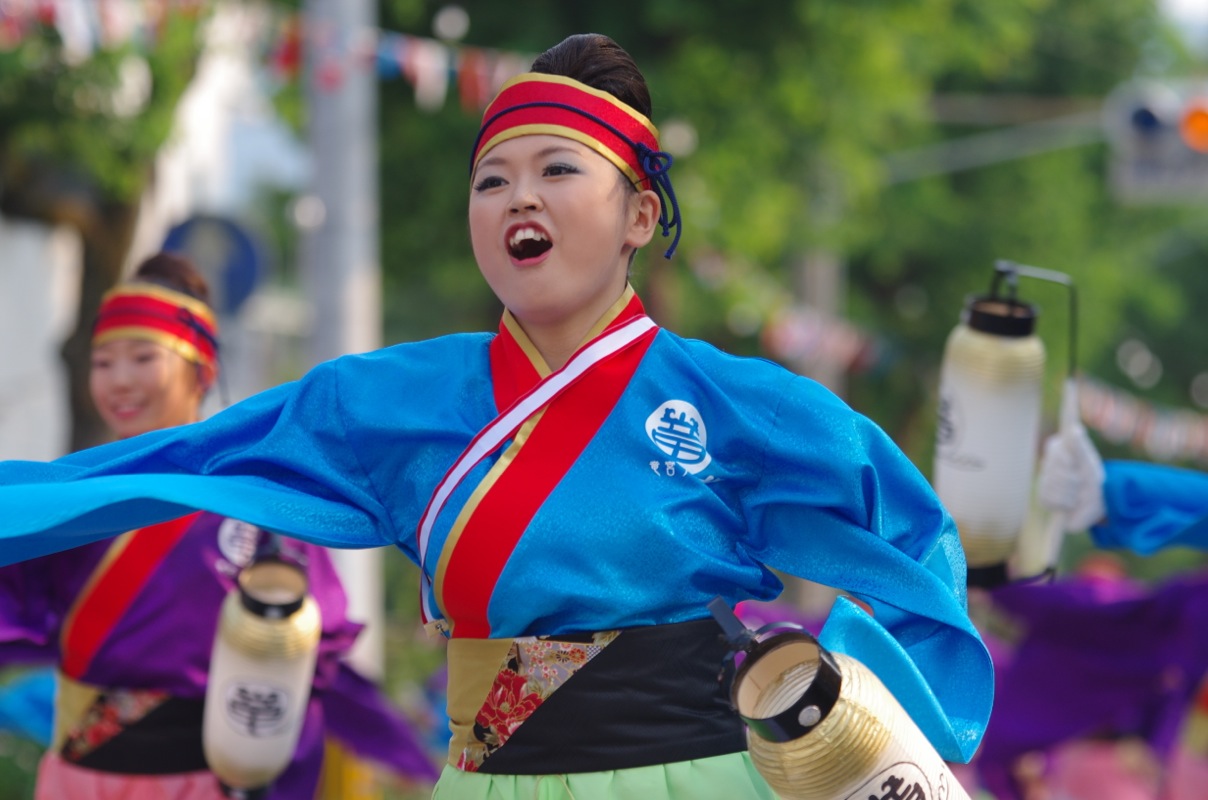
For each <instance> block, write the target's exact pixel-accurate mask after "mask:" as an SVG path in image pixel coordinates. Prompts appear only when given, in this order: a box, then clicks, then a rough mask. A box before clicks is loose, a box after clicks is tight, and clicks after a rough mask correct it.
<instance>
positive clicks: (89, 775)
mask: <svg viewBox="0 0 1208 800" xmlns="http://www.w3.org/2000/svg"><path fill="white" fill-rule="evenodd" d="M34 800H226V798H224V797H223V794H222V790H221V789H219V788H218V781H217V780H216V779H215V778H214V776H213V775H212V774H211V773H210V772H208V771H205V770H203V771H201V772H187V773H184V774H179V775H118V774H115V773H112V772H98V771H96V770H92V769H83V768H82V767H77V766H75V765H74V764H69V763H67V762H66V761H64V760H63V759H62V758H60V757H59V755H58V754H57V753H54V752H48V753H46V755H44V756H43V757H42V762H41V763H40V764H39V765H38V783H37V788H36V789H35V790H34Z"/></svg>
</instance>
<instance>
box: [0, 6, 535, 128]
mask: <svg viewBox="0 0 1208 800" xmlns="http://www.w3.org/2000/svg"><path fill="white" fill-rule="evenodd" d="M210 5H212V3H210V2H207V0H0V51H6V50H13V49H15V48H17V47H19V46H20V45H21V44H22V42H24V41H25V40H26V39H27V38H28V37H30V36H32V35H34V34H35V33H37V32H38V31H39V29H40V28H46V27H53V28H55V29H56V30H57V32H58V34H59V36H60V38H61V39H62V41H63V43H64V49H65V51H66V55H67V57H68V58H70V59H71V60H72V61H75V62H79V61H82V60H85V59H87V58H89V57H90V56H91V55H92V54H93V53H94V52H96V51H97V50H105V49H110V48H117V47H131V48H132V49H133V50H134V51H135V52H136V53H138V52H144V53H145V52H147V51H149V50H151V49H152V48H154V47H155V46H156V45H157V43H158V40H159V31H160V28H161V27H162V24H163V21H164V19H165V18H166V17H167V16H168V15H170V14H181V13H184V14H198V13H200V12H201V11H202V10H203V9H204V8H206V7H207V6H210ZM256 22H257V24H258V25H259V28H260V30H259V36H258V37H256V38H257V39H258V44H257V45H256V49H257V51H258V53H259V56H260V58H261V59H262V60H263V62H264V64H265V66H266V68H267V70H268V73H269V75H270V77H271V78H272V79H273V80H274V81H277V82H284V81H292V80H296V79H298V78H299V77H300V75H301V73H302V66H303V62H304V51H305V48H306V47H310V48H311V49H312V50H313V53H312V56H311V57H312V58H313V64H314V74H313V79H314V80H315V81H316V82H317V86H318V88H319V89H320V90H321V91H333V90H335V89H337V88H339V87H340V86H341V84H342V83H343V81H344V79H345V77H346V76H347V75H349V74H350V73H352V72H354V71H358V70H364V69H372V70H374V71H375V72H376V74H377V76H378V77H379V78H381V79H383V80H392V79H403V80H406V81H407V82H408V83H410V84H411V86H412V87H413V89H414V90H415V102H416V105H417V106H418V107H419V108H420V110H422V111H428V112H432V111H437V110H439V109H441V108H442V107H444V105H445V103H446V102H448V98H449V97H450V95H455V96H456V97H457V98H458V101H459V102H460V104H461V106H462V108H463V109H465V110H466V111H467V112H469V113H477V112H481V111H482V110H483V109H484V108H485V107H486V104H487V103H488V102H490V99H491V98H492V97H494V96H495V94H496V93H497V92H498V91H499V88H500V87H501V86H502V85H503V83H504V81H506V80H507V79H508V78H511V77H512V76H514V75H518V74H520V73H522V72H525V71H527V70H528V68H529V65H530V64H531V63H532V60H533V58H534V54H530V53H518V52H511V51H507V50H497V49H492V48H485V47H475V46H471V45H458V44H452V43H448V42H443V41H440V40H437V39H430V38H426V37H423V36H414V35H411V34H407V33H400V32H396V31H388V30H384V29H381V28H364V29H362V30H359V31H354V32H352V33H347V32H340V31H337V30H336V29H335V28H334V26H332V25H330V24H325V23H324V22H322V21H318V22H312V23H307V22H305V15H303V14H301V13H298V12H290V13H288V14H282V13H280V12H279V11H271V12H269V13H265V14H261V15H258V19H257V20H256Z"/></svg>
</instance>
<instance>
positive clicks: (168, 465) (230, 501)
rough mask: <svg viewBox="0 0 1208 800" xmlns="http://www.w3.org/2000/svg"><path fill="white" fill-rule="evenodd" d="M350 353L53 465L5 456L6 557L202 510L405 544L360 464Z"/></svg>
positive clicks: (309, 534) (2, 549)
mask: <svg viewBox="0 0 1208 800" xmlns="http://www.w3.org/2000/svg"><path fill="white" fill-rule="evenodd" d="M339 370H340V360H339V359H337V360H336V361H331V362H327V363H325V364H322V365H320V366H318V367H316V368H315V369H314V370H312V371H311V372H310V373H308V374H307V376H306V377H304V378H303V379H302V380H300V381H296V382H293V383H289V384H284V385H282V386H279V387H276V388H274V389H269V390H268V391H265V392H262V393H260V394H258V395H255V396H253V397H250V398H248V399H247V400H244V401H243V402H240V403H238V404H236V405H234V406H231V407H230V408H228V409H226V410H224V411H222V412H221V413H219V414H216V415H215V416H213V417H211V418H210V419H208V420H205V421H203V422H197V423H193V424H190V425H183V426H180V427H177V428H171V429H167V430H161V431H153V432H151V433H147V434H144V435H142V436H137V437H134V438H131V439H126V440H123V441H120V442H114V443H112V444H107V445H101V446H99V447H94V448H91V449H88V450H83V451H80V452H78V453H73V454H71V455H68V456H64V457H63V458H60V459H58V460H56V461H52V462H49V463H43V462H29V461H6V462H0V515H2V516H3V518H4V520H5V524H4V525H3V526H0V564H11V563H14V562H17V561H24V560H27V559H30V558H34V557H36V556H40V555H43V554H47V553H52V552H57V551H60V550H65V549H67V548H70V547H75V546H77V545H80V544H84V543H86V542H92V541H97V540H100V539H105V538H108V537H111V536H114V535H117V534H120V533H122V532H124V531H127V530H130V529H133V528H137V527H142V526H145V525H149V524H152V523H156V522H162V521H164V520H168V519H173V518H175V517H179V516H181V515H183V514H187V513H191V512H193V511H195V510H197V509H204V510H207V511H213V512H215V513H218V514H222V515H225V516H228V517H234V518H236V519H241V520H244V521H246V522H250V523H252V524H254V525H258V526H260V527H262V528H266V529H268V530H274V531H277V532H279V533H283V534H287V535H289V536H292V537H294V538H298V539H302V540H304V541H308V542H311V543H313V544H320V545H327V546H334V547H350V548H359V547H374V546H380V545H385V544H392V543H394V541H395V539H396V536H395V531H394V526H393V524H392V522H391V518H390V516H389V513H388V511H387V509H386V508H385V506H384V505H383V504H382V502H381V501H380V500H379V498H378V496H377V494H376V492H375V491H374V489H373V485H372V483H371V482H370V481H369V479H368V477H367V476H366V474H365V471H364V469H363V467H362V465H361V463H360V462H359V461H358V458H357V453H356V442H357V439H356V438H355V436H354V434H351V433H350V431H349V427H351V426H350V424H349V421H348V420H347V419H346V416H345V413H344V409H343V406H342V403H341V396H340V391H339V388H340V387H339V376H340V372H339Z"/></svg>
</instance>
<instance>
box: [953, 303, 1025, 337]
mask: <svg viewBox="0 0 1208 800" xmlns="http://www.w3.org/2000/svg"><path fill="white" fill-rule="evenodd" d="M964 317H965V324H966V325H968V326H969V327H970V328H972V329H973V330H975V331H980V332H982V333H989V334H993V335H994V336H1008V337H1012V338H1023V337H1025V336H1031V335H1032V333H1033V332H1034V331H1035V330H1036V308H1035V307H1034V306H1032V305H1029V304H1028V303H1022V302H1020V301H1018V300H1015V299H1012V298H1007V297H997V296H983V297H973V298H970V299H969V300H968V301H967V302H966V303H965V313H964Z"/></svg>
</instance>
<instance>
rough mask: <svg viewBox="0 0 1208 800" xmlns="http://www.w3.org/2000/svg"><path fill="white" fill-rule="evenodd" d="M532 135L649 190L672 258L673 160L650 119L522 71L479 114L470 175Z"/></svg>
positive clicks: (592, 92) (568, 82) (593, 93)
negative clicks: (577, 147)
mask: <svg viewBox="0 0 1208 800" xmlns="http://www.w3.org/2000/svg"><path fill="white" fill-rule="evenodd" d="M532 134H549V135H552V136H562V137H564V138H567V139H573V140H574V141H576V142H579V143H580V144H583V145H586V146H587V147H590V148H591V149H592V150H595V151H596V152H597V153H599V154H600V155H602V156H604V157H605V158H607V159H608V160H609V161H611V162H612V163H613V165H615V166H616V168H617V169H619V170H621V172H622V173H623V174H624V175H625V176H626V177H627V178H629V180H630V181H631V182H632V183H633V185H634V186H636V187H637V188H639V189H653V190H654V191H655V192H656V193H657V194H658V196H659V200H660V202H661V205H662V209H661V212H660V216H659V224H660V225H662V227H663V235H664V236H669V235H670V231H671V228H672V227H673V226H674V227H675V228H676V233H675V241H673V242H672V244H671V247H670V248H669V249H668V250H667V253H666V256H667V258H670V257H671V254H672V253H673V252H674V251H675V246H676V245H677V244H678V243H679V237H680V230H679V229H680V216H679V206H678V204H677V203H676V200H675V192H674V190H672V188H671V179H670V177H668V175H667V170H668V169H670V168H671V160H672V159H671V156H670V155H668V154H667V153H664V152H662V151H660V150H659V132H658V129H657V128H655V127H654V125H653V124H652V123H651V122H650V120H649V119H647V118H646V117H645V116H644V115H643V114H641V113H640V112H638V111H637V110H636V109H634V108H633V107H631V106H629V105H627V104H626V103H623V102H621V101H620V100H618V99H617V98H616V97H613V96H612V95H611V94H609V93H608V92H604V91H600V90H599V89H594V88H592V87H590V86H588V85H587V84H584V83H580V82H579V81H576V80H574V79H572V78H567V77H564V76H561V75H546V74H543V73H537V72H526V73H524V74H523V75H517V76H516V77H514V78H512V79H511V80H509V81H508V82H507V83H505V84H504V85H503V88H502V89H500V90H499V94H498V95H496V96H495V99H494V100H492V101H491V104H490V105H489V106H487V110H486V111H485V112H484V113H483V115H482V127H481V129H479V131H478V138H477V139H476V140H475V142H474V150H473V154H472V155H471V158H470V172H471V174H473V172H474V169H475V168H476V167H477V166H478V162H479V161H481V160H482V157H483V156H484V155H486V154H487V152H489V151H490V150H491V148H493V147H495V146H496V145H497V144H499V143H501V142H506V141H508V140H509V139H514V138H516V137H518V136H528V135H532Z"/></svg>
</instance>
